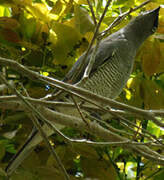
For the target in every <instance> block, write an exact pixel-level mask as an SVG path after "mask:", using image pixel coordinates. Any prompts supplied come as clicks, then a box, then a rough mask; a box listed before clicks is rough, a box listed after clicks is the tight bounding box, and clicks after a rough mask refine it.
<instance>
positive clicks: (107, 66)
mask: <svg viewBox="0 0 164 180" xmlns="http://www.w3.org/2000/svg"><path fill="white" fill-rule="evenodd" d="M131 62H133V60H132V59H131ZM132 65H133V64H132V63H131V65H130V67H129V65H127V64H126V63H123V61H122V59H120V58H119V57H118V56H116V55H114V56H113V57H112V58H110V59H109V60H108V61H106V62H105V63H104V64H103V65H101V66H100V67H99V68H98V69H97V70H96V71H95V72H94V73H93V74H91V76H90V78H89V79H88V80H87V81H85V83H82V84H80V87H83V88H85V89H87V90H90V91H91V92H93V93H95V94H98V95H101V96H104V97H108V98H112V99H114V98H116V97H117V96H118V95H119V94H120V93H121V91H122V89H123V87H124V86H125V84H126V82H127V80H128V78H129V76H130V73H131V69H132Z"/></svg>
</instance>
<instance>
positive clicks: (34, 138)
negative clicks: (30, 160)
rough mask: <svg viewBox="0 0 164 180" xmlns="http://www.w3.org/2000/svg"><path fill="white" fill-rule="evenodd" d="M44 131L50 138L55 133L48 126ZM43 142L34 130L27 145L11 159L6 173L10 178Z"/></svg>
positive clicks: (44, 127)
mask: <svg viewBox="0 0 164 180" xmlns="http://www.w3.org/2000/svg"><path fill="white" fill-rule="evenodd" d="M42 128H43V131H44V132H46V135H47V136H50V135H51V134H52V133H53V130H51V129H50V128H49V127H48V126H46V125H44V126H43V127H42ZM41 141H42V138H41V136H40V135H39V133H38V131H37V130H36V129H34V130H33V131H32V132H31V134H30V136H29V138H28V139H27V140H26V142H25V144H24V145H23V146H22V147H21V149H20V150H19V151H18V152H17V153H16V154H15V156H14V157H13V158H12V159H11V161H10V162H9V164H8V165H7V167H6V169H5V171H6V173H7V175H8V176H10V175H11V174H12V173H13V172H14V171H15V170H16V168H17V167H18V166H19V165H20V164H21V163H22V161H23V160H24V159H25V158H26V157H28V155H29V154H30V153H31V151H32V150H33V149H34V148H35V147H36V145H37V144H39V143H40V142H41Z"/></svg>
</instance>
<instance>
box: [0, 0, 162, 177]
mask: <svg viewBox="0 0 164 180" xmlns="http://www.w3.org/2000/svg"><path fill="white" fill-rule="evenodd" d="M142 2H144V1H143V0H131V1H126V0H121V1H118V0H115V1H114V0H113V1H112V2H111V4H110V7H109V10H108V11H107V14H106V16H105V18H104V19H103V21H102V23H101V26H100V31H102V30H105V29H106V28H107V27H108V26H109V25H110V24H111V22H113V20H114V19H115V18H116V17H117V16H118V15H119V13H120V11H121V12H125V11H128V10H129V9H130V8H131V7H135V6H137V5H139V4H141V3H142ZM91 3H92V5H93V10H94V12H95V15H96V18H97V20H98V19H99V18H100V16H101V14H102V12H103V11H104V7H105V3H106V1H105V0H104V1H103V0H95V1H93V0H92V1H91ZM161 3H162V1H159V0H154V1H153V2H152V3H149V4H147V5H146V6H144V7H143V8H142V9H139V10H137V11H135V12H133V13H131V14H130V15H129V16H128V17H126V19H125V20H123V21H121V23H120V24H119V25H118V26H116V27H114V28H113V29H112V32H114V31H117V30H118V29H120V28H121V27H123V26H124V25H125V24H127V22H129V20H130V19H131V18H132V16H136V15H138V13H139V12H140V11H143V10H149V9H154V8H156V7H157V6H159V5H160V4H161ZM91 17H92V15H91V11H90V8H89V6H88V4H87V1H86V0H1V1H0V42H1V43H0V56H1V57H5V58H9V59H14V60H15V61H17V62H19V63H21V64H23V65H25V66H27V67H28V68H29V69H32V70H34V71H36V72H38V73H40V74H42V75H46V76H50V77H53V78H57V79H62V78H63V77H64V75H65V74H66V72H68V70H69V69H70V67H71V66H72V65H73V64H74V63H75V61H76V60H77V59H78V57H79V56H80V55H81V54H82V53H83V52H84V51H85V50H86V49H87V47H88V45H89V43H90V42H91V39H92V37H93V34H94V29H95V25H94V21H93V19H92V18H91ZM163 60H164V9H162V8H161V10H160V18H159V28H158V31H157V33H156V34H154V35H153V36H151V37H150V38H149V39H148V40H147V41H145V43H144V44H143V46H142V48H141V49H140V50H139V52H138V54H137V57H136V62H135V66H134V69H133V74H132V75H131V77H130V79H129V80H128V82H127V86H126V87H125V88H124V90H123V92H122V94H121V95H120V97H119V98H118V99H117V100H118V101H120V102H124V103H126V104H129V105H133V106H135V107H139V108H143V109H163V108H164V73H163V72H164V61H163ZM0 69H1V71H2V72H3V73H4V74H5V76H6V78H7V80H8V81H10V82H11V83H14V84H15V85H16V87H17V89H18V90H19V91H20V92H21V93H22V94H23V95H27V92H28V96H30V97H34V98H42V97H44V96H45V95H46V94H48V93H50V92H52V90H53V89H52V88H51V87H50V86H47V85H43V84H41V83H39V82H33V81H31V80H29V79H28V78H25V77H23V76H22V75H21V74H19V72H16V71H15V70H13V69H11V68H9V67H2V66H1V67H0ZM0 93H1V95H2V96H4V95H10V94H11V91H10V90H8V89H7V88H6V87H4V86H2V88H1V85H0ZM0 113H1V127H0V131H1V136H0V164H1V167H3V168H4V167H5V166H6V165H7V163H8V162H9V160H10V159H11V157H12V156H13V154H15V152H16V150H17V149H18V148H19V147H20V145H22V144H23V142H24V141H25V139H26V138H27V136H28V134H29V133H30V131H31V129H32V123H31V121H30V119H29V117H28V116H27V115H26V114H25V113H24V112H22V111H12V110H9V109H8V108H7V107H4V108H1V109H0ZM132 121H133V122H136V123H137V124H138V125H139V127H143V128H145V129H147V130H148V131H149V132H150V133H152V134H153V135H155V136H156V137H163V135H164V133H163V132H162V129H160V128H159V127H157V126H155V125H154V123H151V122H148V121H147V120H145V124H144V123H143V122H142V123H141V122H140V121H139V120H138V121H137V120H136V119H134V118H133V119H132ZM113 126H115V127H117V128H119V129H122V127H121V126H119V124H116V123H114V122H113ZM138 131H139V130H138ZM63 132H64V133H65V134H66V135H68V136H69V137H73V138H81V137H84V138H88V139H91V140H94V141H96V140H97V141H98V140H100V139H97V138H95V137H92V136H91V135H89V134H88V133H86V132H79V131H76V130H74V129H70V128H65V129H64V130H63ZM134 138H135V137H134ZM140 140H141V141H142V142H144V139H142V138H141V139H140ZM51 141H52V142H53V143H54V144H53V143H52V144H53V146H54V147H55V149H56V152H57V153H58V155H59V157H60V158H61V160H62V162H63V164H64V166H65V168H66V170H67V172H68V173H69V175H70V177H71V179H84V178H87V177H88V178H89V179H94V178H97V179H100V180H107V179H110V180H115V179H146V178H150V179H159V180H160V179H162V177H163V173H164V170H163V169H162V167H161V166H159V165H155V164H154V163H153V162H151V161H148V160H146V159H145V158H143V157H142V158H141V157H140V156H137V155H136V154H133V152H131V153H130V152H129V151H126V150H123V149H122V148H121V147H117V148H116V147H115V148H113V147H110V146H109V147H97V148H93V147H91V146H89V145H68V144H66V143H65V142H64V141H63V139H62V138H61V137H59V136H57V135H53V136H52V138H51ZM155 150H156V151H157V152H158V151H160V149H158V148H156V149H155ZM160 153H162V152H160ZM0 175H1V177H2V176H3V175H4V172H3V170H2V169H0ZM136 176H138V177H136ZM62 178H63V177H62V176H61V175H60V172H59V170H58V164H57V163H56V162H54V160H53V158H52V155H51V154H50V153H49V152H48V150H47V149H46V147H45V146H44V143H41V144H40V145H38V146H37V148H36V150H35V151H34V152H33V153H32V155H31V156H30V157H28V158H27V160H25V161H24V162H23V164H22V166H21V167H20V168H19V169H18V171H17V173H15V174H13V176H12V179H13V180H14V179H17V180H18V179H24V180H26V179H27V180H33V179H43V180H45V179H48V180H51V179H59V180H60V179H62Z"/></svg>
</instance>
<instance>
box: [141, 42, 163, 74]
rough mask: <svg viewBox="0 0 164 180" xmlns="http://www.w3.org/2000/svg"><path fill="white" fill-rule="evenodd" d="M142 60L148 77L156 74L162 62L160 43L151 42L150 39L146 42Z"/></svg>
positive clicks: (142, 51)
mask: <svg viewBox="0 0 164 180" xmlns="http://www.w3.org/2000/svg"><path fill="white" fill-rule="evenodd" d="M141 59H142V69H143V72H144V73H145V74H146V75H148V76H151V75H153V74H154V73H157V70H158V67H159V64H160V60H161V53H160V43H159V41H157V40H156V41H155V40H154V41H151V39H150V38H149V40H147V41H145V43H144V46H143V47H142V50H141Z"/></svg>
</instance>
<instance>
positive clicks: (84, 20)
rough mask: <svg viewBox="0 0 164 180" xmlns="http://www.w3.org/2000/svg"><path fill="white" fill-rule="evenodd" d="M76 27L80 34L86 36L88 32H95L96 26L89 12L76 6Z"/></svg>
mask: <svg viewBox="0 0 164 180" xmlns="http://www.w3.org/2000/svg"><path fill="white" fill-rule="evenodd" d="M74 8H75V9H74V13H75V26H76V28H77V29H78V30H79V32H80V33H82V34H85V33H86V32H92V31H94V28H95V25H94V22H93V20H92V19H91V17H90V15H89V14H88V12H87V10H86V9H84V8H82V7H80V6H79V5H75V7H74Z"/></svg>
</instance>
